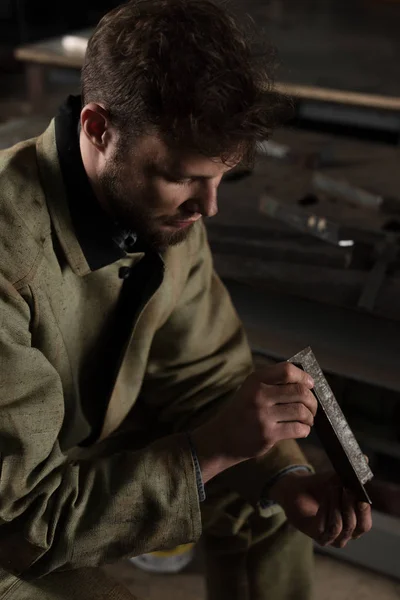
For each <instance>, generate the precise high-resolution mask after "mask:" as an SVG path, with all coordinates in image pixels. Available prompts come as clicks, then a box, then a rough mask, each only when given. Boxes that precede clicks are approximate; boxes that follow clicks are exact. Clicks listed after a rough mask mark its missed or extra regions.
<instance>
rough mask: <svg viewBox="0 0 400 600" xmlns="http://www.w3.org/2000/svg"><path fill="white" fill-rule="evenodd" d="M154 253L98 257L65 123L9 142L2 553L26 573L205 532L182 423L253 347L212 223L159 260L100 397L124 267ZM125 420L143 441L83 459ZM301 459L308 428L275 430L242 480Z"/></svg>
mask: <svg viewBox="0 0 400 600" xmlns="http://www.w3.org/2000/svg"><path fill="white" fill-rule="evenodd" d="M145 258H146V257H145V256H144V254H143V253H132V254H127V255H126V256H125V257H123V258H121V259H120V260H118V261H117V262H115V263H113V264H110V265H108V266H105V267H103V268H101V269H99V270H97V271H91V270H90V268H89V266H88V263H87V261H86V259H85V255H84V253H83V251H82V248H81V247H80V245H79V242H78V239H77V237H76V235H75V232H74V228H73V226H72V222H71V217H70V214H69V210H68V204H67V201H66V196H65V190H64V188H63V181H62V176H61V172H60V167H59V163H58V156H57V149H56V143H55V133H54V123H53V122H52V123H51V124H50V126H49V128H48V129H47V130H46V132H45V133H44V134H43V135H42V136H40V137H39V138H37V139H32V140H28V141H26V142H22V143H20V144H18V145H17V146H14V147H13V148H11V149H9V150H5V151H3V152H2V153H0V320H1V325H0V465H1V473H0V567H2V568H3V569H4V570H5V571H8V572H10V573H13V574H14V575H16V576H17V577H22V578H36V577H42V576H44V575H46V574H47V573H50V572H52V571H55V570H59V569H72V568H79V567H85V566H93V565H99V564H101V563H104V562H107V561H112V560H114V559H118V558H120V557H123V556H127V555H139V554H142V553H146V552H150V551H152V550H155V549H162V548H167V547H173V546H174V545H177V544H180V543H185V542H189V541H193V540H197V539H198V538H199V536H200V534H201V511H200V505H199V500H198V490H197V486H196V475H195V468H194V465H193V460H192V455H191V452H190V447H189V445H188V442H187V437H186V435H185V433H184V432H185V431H187V430H190V429H191V428H193V427H194V426H195V424H196V423H199V422H200V421H201V420H204V418H206V416H207V415H208V414H211V413H212V412H213V411H215V410H216V409H217V408H218V407H219V406H220V405H221V403H222V402H225V401H226V400H227V399H228V398H229V396H230V395H232V394H233V393H234V391H235V390H236V389H237V388H238V386H239V385H240V384H241V382H242V381H243V379H244V378H245V377H246V376H247V374H248V373H249V372H250V370H251V368H252V366H251V365H252V363H251V354H250V351H249V347H248V344H247V341H246V337H245V334H244V332H243V329H242V325H241V323H240V321H239V319H238V317H237V315H236V312H235V310H234V308H233V306H232V304H231V301H230V298H229V296H228V294H227V292H226V290H225V288H224V286H223V285H222V283H221V281H220V280H219V278H218V277H217V275H216V274H215V272H214V271H213V266H212V258H211V254H210V250H209V246H208V244H207V239H206V234H205V229H204V226H203V225H202V224H200V223H199V224H196V226H195V227H194V229H193V231H192V233H191V234H190V235H189V237H188V239H187V241H185V242H184V243H182V244H181V245H178V246H176V247H171V248H170V249H168V250H167V251H166V252H165V254H163V256H162V257H161V256H159V255H156V256H152V257H151V258H150V259H149V262H148V269H149V270H151V277H150V279H149V285H147V287H146V290H145V293H144V297H143V300H142V302H141V304H140V307H139V309H138V310H137V311H136V314H135V315H134V316H133V318H132V321H129V320H128V321H127V325H126V326H127V338H126V341H125V342H124V344H123V347H121V348H120V349H118V351H119V354H120V360H118V361H117V368H115V364H114V365H113V369H114V372H113V374H112V386H111V389H110V394H109V395H108V397H107V401H106V403H104V402H100V401H99V403H97V397H96V393H95V392H94V390H96V381H97V375H101V374H100V373H97V375H96V368H95V367H96V361H97V357H98V356H99V355H100V353H102V356H103V358H104V356H106V357H107V352H108V351H109V352H110V356H111V354H112V353H113V352H114V351H115V348H105V347H104V344H105V343H107V342H106V341H105V340H106V339H108V338H107V337H104V335H103V333H104V329H105V328H106V325H107V323H109V322H112V315H113V311H115V309H116V305H117V301H118V297H119V295H120V292H121V286H122V285H123V282H124V280H123V279H121V277H120V276H119V272H120V268H121V267H122V266H125V267H126V266H128V267H130V266H132V265H135V264H138V263H139V262H140V261H143V260H145ZM146 268H147V267H146ZM110 319H111V321H110ZM89 363H90V364H91V365H92V368H91V370H90V369H89V370H88V368H87V364H89ZM101 364H102V367H101V368H102V369H104V368H107V367H104V364H106V365H107V361H106V362H105V363H101ZM110 368H111V367H110ZM88 373H91V374H92V375H91V378H92V379H90V377H89V379H88ZM97 387H98V386H97ZM127 418H128V422H129V427H130V428H131V429H130V432H131V433H130V435H129V439H130V441H131V447H129V448H128V447H127V448H126V449H122V450H121V449H120V450H119V451H118V452H117V453H116V452H111V453H110V454H108V455H107V454H106V455H105V456H102V457H101V458H97V459H90V458H84V457H83V458H81V456H84V455H81V453H80V451H79V450H78V449H79V448H80V447H81V445H82V444H84V443H85V441H86V440H88V439H91V442H90V443H91V444H98V443H102V440H105V439H107V438H109V437H110V436H112V434H113V433H114V432H115V431H116V430H117V429H118V428H119V427H120V426H121V424H123V423H124V422H125V421H126V419H127ZM158 430H162V431H163V435H162V436H161V437H159V436H158V435H157V433H156V432H157V431H158ZM94 432H95V437H94V438H93V434H94ZM146 442H147V443H146ZM304 462H305V460H304V457H303V455H302V454H301V452H300V450H299V448H298V446H297V444H296V443H295V442H292V441H288V442H284V443H281V444H278V445H277V446H276V447H275V448H274V449H273V450H272V451H271V452H270V453H269V454H268V455H267V456H266V457H265V458H264V459H263V460H260V461H250V463H251V464H250V463H249V465H248V469H247V471H246V473H247V481H246V482H245V485H244V486H243V485H242V487H243V488H244V489H245V490H246V493H248V496H249V499H250V500H254V502H256V501H257V496H258V494H259V493H260V491H261V489H262V487H263V485H264V484H265V482H266V481H267V480H268V478H269V477H271V476H273V475H274V474H275V473H277V472H278V471H280V470H281V469H283V468H285V467H287V466H288V465H291V464H294V463H295V464H299V463H304ZM241 472H242V473H243V469H242V471H241ZM242 483H243V482H242Z"/></svg>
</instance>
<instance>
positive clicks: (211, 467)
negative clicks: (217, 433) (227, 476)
mask: <svg viewBox="0 0 400 600" xmlns="http://www.w3.org/2000/svg"><path fill="white" fill-rule="evenodd" d="M190 437H191V441H192V444H193V448H194V449H195V451H196V454H197V459H198V462H199V465H200V470H201V475H202V479H203V482H204V483H207V482H208V481H210V479H213V478H214V477H216V476H217V475H218V474H219V473H222V472H223V471H226V470H227V469H229V468H230V467H232V466H233V465H235V464H236V462H235V461H233V460H232V459H230V458H229V457H228V456H226V455H225V454H224V453H223V451H222V450H221V449H220V448H219V447H218V446H217V445H216V444H215V443H213V441H212V436H210V435H208V434H207V432H206V431H203V430H202V428H200V429H197V430H196V431H193V432H192V433H191V435H190Z"/></svg>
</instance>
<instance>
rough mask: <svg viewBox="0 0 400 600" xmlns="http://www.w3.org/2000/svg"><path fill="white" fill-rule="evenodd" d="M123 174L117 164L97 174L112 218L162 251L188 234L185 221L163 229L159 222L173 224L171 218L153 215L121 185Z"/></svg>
mask: <svg viewBox="0 0 400 600" xmlns="http://www.w3.org/2000/svg"><path fill="white" fill-rule="evenodd" d="M122 181H123V175H122V173H121V170H120V169H119V168H118V166H117V165H115V164H114V165H112V166H111V167H110V168H109V170H108V171H107V172H105V173H103V174H102V175H101V176H100V178H99V183H100V187H101V190H102V193H103V196H104V200H105V202H106V205H107V210H108V212H110V213H111V215H112V218H113V219H114V220H115V221H116V222H117V223H118V225H120V226H121V228H124V229H131V230H132V231H133V232H135V233H136V235H137V236H138V240H140V241H141V242H142V243H143V244H144V245H145V246H149V247H151V248H152V249H153V250H155V251H156V252H163V251H165V250H166V249H167V248H168V247H169V246H176V245H177V244H181V243H182V242H184V241H185V239H186V238H187V237H188V235H189V233H190V231H191V229H192V227H193V225H188V226H187V227H184V228H183V229H177V230H176V231H171V232H170V233H168V232H167V231H163V230H162V229H161V226H162V225H164V226H165V225H169V224H172V223H173V221H174V220H175V221H176V220H177V218H179V217H175V218H174V219H172V218H171V217H170V218H164V219H163V218H159V219H156V218H154V217H153V216H152V215H151V213H150V211H149V210H148V208H147V207H146V205H145V202H142V203H139V202H135V198H133V197H132V194H131V193H129V192H128V191H127V190H126V189H124V185H123V183H122Z"/></svg>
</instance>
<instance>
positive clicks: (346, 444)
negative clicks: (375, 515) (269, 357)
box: [289, 347, 373, 504]
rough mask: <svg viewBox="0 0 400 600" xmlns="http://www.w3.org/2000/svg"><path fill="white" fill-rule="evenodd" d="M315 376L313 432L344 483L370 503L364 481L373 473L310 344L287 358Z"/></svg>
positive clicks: (369, 478) (360, 498)
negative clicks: (315, 407) (315, 401)
mask: <svg viewBox="0 0 400 600" xmlns="http://www.w3.org/2000/svg"><path fill="white" fill-rule="evenodd" d="M289 362H291V363H293V364H295V365H297V366H299V367H301V368H302V369H303V370H304V371H306V373H308V374H309V375H311V377H312V378H313V379H314V388H313V392H314V394H315V396H316V398H317V400H318V411H317V414H316V417H315V420H314V427H315V431H316V433H317V434H318V437H319V438H320V440H321V443H322V445H323V447H324V449H325V451H326V453H327V455H328V457H329V459H330V461H331V463H332V465H333V467H334V469H335V471H336V473H337V474H338V475H339V477H340V480H341V481H342V483H343V485H344V486H345V487H346V488H348V489H350V490H351V491H352V492H353V493H354V494H355V495H356V497H357V498H358V499H359V500H361V501H364V502H368V503H369V504H371V500H370V498H369V496H368V493H367V491H366V489H365V487H364V486H365V484H366V483H368V481H370V480H371V479H372V478H373V473H372V471H371V469H370V468H369V466H368V462H367V460H366V458H365V456H364V454H363V453H362V450H361V448H360V446H359V445H358V443H357V440H356V438H355V437H354V435H353V432H352V431H351V429H350V427H349V424H348V423H347V421H346V418H345V416H344V414H343V412H342V410H341V408H340V406H339V404H338V402H337V400H336V398H335V396H334V394H333V392H332V390H331V388H330V386H329V384H328V382H327V380H326V379H325V376H324V374H323V372H322V370H321V368H320V366H319V364H318V362H317V360H316V358H315V356H314V354H313V352H312V350H311V348H310V347H308V348H305V349H304V350H302V351H301V352H299V353H298V354H296V355H295V356H293V357H292V358H290V359H289Z"/></svg>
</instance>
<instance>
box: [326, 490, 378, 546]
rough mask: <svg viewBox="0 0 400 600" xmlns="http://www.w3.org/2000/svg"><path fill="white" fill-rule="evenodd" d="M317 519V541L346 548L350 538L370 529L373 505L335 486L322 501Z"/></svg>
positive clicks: (356, 537) (357, 536)
mask: <svg viewBox="0 0 400 600" xmlns="http://www.w3.org/2000/svg"><path fill="white" fill-rule="evenodd" d="M317 521H318V532H319V537H318V539H317V541H318V542H319V543H320V544H321V545H322V546H334V547H335V548H344V547H345V546H346V544H347V543H348V542H349V541H350V540H352V539H358V538H359V537H360V536H361V535H363V534H364V533H367V532H368V531H370V529H371V527H372V516H371V507H370V505H369V504H367V503H366V502H357V501H356V500H355V499H354V495H353V494H352V493H351V492H349V491H348V490H344V489H343V488H341V487H339V486H337V487H336V486H335V487H332V488H331V490H330V492H329V493H328V494H327V496H326V499H325V501H324V502H323V503H321V505H320V509H319V511H318V514H317Z"/></svg>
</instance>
